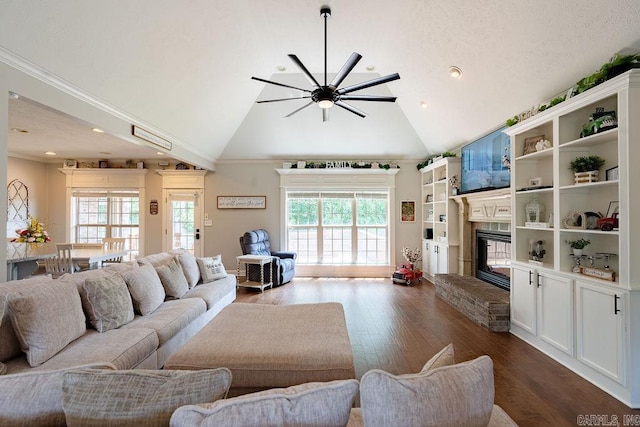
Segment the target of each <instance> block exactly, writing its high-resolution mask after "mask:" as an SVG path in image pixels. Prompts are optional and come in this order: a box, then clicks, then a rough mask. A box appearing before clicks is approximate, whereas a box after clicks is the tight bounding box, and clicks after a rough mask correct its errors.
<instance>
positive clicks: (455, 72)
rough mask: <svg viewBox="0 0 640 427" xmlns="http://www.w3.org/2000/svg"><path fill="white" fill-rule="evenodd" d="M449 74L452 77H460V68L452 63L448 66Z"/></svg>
mask: <svg viewBox="0 0 640 427" xmlns="http://www.w3.org/2000/svg"><path fill="white" fill-rule="evenodd" d="M449 75H450V76H451V77H453V78H454V79H459V78H460V77H462V70H461V69H460V68H458V67H456V66H455V65H452V66H451V67H449Z"/></svg>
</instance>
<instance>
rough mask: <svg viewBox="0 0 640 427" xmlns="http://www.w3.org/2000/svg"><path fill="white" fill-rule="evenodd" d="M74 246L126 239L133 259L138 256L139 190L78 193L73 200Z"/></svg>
mask: <svg viewBox="0 0 640 427" xmlns="http://www.w3.org/2000/svg"><path fill="white" fill-rule="evenodd" d="M71 218H72V224H71V227H72V234H73V241H74V243H102V239H103V238H105V237H124V238H125V239H126V243H125V248H126V249H127V250H128V251H129V256H130V257H131V259H135V257H136V256H137V255H138V252H139V242H140V200H139V193H138V191H136V190H130V191H129V190H112V191H101V190H76V191H74V192H73V194H72V198H71Z"/></svg>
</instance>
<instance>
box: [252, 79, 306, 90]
mask: <svg viewBox="0 0 640 427" xmlns="http://www.w3.org/2000/svg"><path fill="white" fill-rule="evenodd" d="M251 79H253V80H258V81H259V82H264V83H269V84H272V85H276V86H282V87H288V88H289V89H295V90H301V91H303V92H309V93H311V91H310V90H309V89H302V88H299V87H295V86H289V85H286V84H284V83H278V82H272V81H271V80H265V79H261V78H260V77H251Z"/></svg>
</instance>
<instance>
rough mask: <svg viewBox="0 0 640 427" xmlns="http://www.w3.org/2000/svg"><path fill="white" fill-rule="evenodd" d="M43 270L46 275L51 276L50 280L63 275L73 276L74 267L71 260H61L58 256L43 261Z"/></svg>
mask: <svg viewBox="0 0 640 427" xmlns="http://www.w3.org/2000/svg"><path fill="white" fill-rule="evenodd" d="M44 268H45V273H46V274H47V275H51V278H53V279H57V278H58V277H60V276H62V275H63V274H66V273H69V274H73V272H74V271H75V267H74V265H73V262H72V260H71V258H62V257H60V256H59V255H55V256H52V257H49V258H45V259H44Z"/></svg>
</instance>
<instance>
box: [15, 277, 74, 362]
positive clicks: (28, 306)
mask: <svg viewBox="0 0 640 427" xmlns="http://www.w3.org/2000/svg"><path fill="white" fill-rule="evenodd" d="M30 290H32V292H29V291H30ZM7 308H8V310H9V316H10V318H11V323H12V324H13V329H14V330H15V332H16V336H17V337H18V340H19V341H20V346H21V348H22V351H23V352H24V353H25V354H26V355H27V361H28V362H29V365H31V366H38V365H40V364H42V363H43V362H46V361H47V360H48V359H50V358H51V357H52V356H54V355H55V354H56V353H58V352H59V351H60V350H62V349H63V348H65V347H66V346H67V344H69V343H70V342H71V341H73V340H75V339H76V338H78V337H80V336H82V335H83V334H84V333H85V332H86V323H85V322H86V319H85V317H84V312H83V311H82V302H81V301H80V294H79V293H78V289H77V288H76V286H75V285H74V284H73V283H56V284H52V285H51V286H48V287H45V286H37V287H33V288H29V289H25V290H24V292H22V293H20V294H10V295H9V299H8V301H7ZM54 320H55V321H54Z"/></svg>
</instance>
